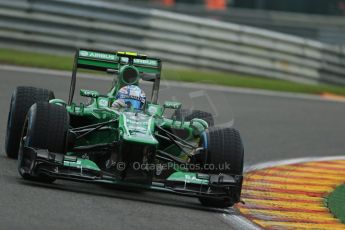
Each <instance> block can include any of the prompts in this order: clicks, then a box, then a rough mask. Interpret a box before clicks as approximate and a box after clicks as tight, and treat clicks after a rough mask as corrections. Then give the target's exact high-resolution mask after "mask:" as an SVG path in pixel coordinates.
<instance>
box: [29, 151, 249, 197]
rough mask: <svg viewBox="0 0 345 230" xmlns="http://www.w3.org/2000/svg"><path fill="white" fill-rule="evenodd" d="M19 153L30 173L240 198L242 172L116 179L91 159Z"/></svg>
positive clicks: (174, 174)
mask: <svg viewBox="0 0 345 230" xmlns="http://www.w3.org/2000/svg"><path fill="white" fill-rule="evenodd" d="M23 151H24V153H23V155H26V156H28V157H29V158H30V159H31V165H30V167H28V168H27V169H26V170H27V172H26V173H29V174H30V175H32V176H36V175H38V174H44V175H47V176H50V177H53V178H56V179H64V180H73V181H80V182H91V183H106V184H113V185H118V186H123V187H133V188H138V189H146V190H153V191H160V192H167V193H174V194H177V195H184V196H191V197H212V198H219V199H231V200H232V201H233V202H234V203H236V202H239V201H240V193H241V187H242V181H243V177H242V175H226V174H217V175H216V174H204V173H194V172H176V173H173V174H172V175H170V176H169V177H168V178H166V179H165V181H163V182H162V180H159V182H158V181H152V183H151V184H138V183H132V182H128V181H124V180H118V179H116V178H115V177H114V175H112V174H111V173H109V172H106V171H102V170H100V169H99V168H98V167H97V165H96V164H95V163H93V162H92V161H90V160H85V159H82V158H78V157H75V156H67V155H63V154H59V153H52V152H49V151H48V150H44V149H34V148H31V147H24V149H23Z"/></svg>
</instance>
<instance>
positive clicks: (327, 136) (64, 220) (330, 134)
mask: <svg viewBox="0 0 345 230" xmlns="http://www.w3.org/2000/svg"><path fill="white" fill-rule="evenodd" d="M17 85H30V86H37V87H42V88H49V89H52V90H53V91H54V92H55V95H56V97H58V98H63V99H67V95H68V90H69V78H67V77H62V76H54V75H50V74H38V73H29V72H28V73H23V72H17V71H6V70H0V95H1V97H0V108H1V109H0V118H1V119H0V146H1V148H0V149H1V154H0V229H74V230H76V229H198V230H201V229H215V228H217V229H239V226H240V225H239V224H238V223H234V220H236V217H239V214H238V213H237V211H236V210H234V209H230V210H226V211H222V210H213V209H206V208H203V207H202V206H201V205H200V204H199V203H198V201H197V200H196V199H194V198H186V197H180V196H174V195H168V194H160V193H154V192H144V193H138V192H128V191H121V190H114V189H112V188H104V187H100V186H98V185H92V184H80V183H75V182H67V181H57V182H55V183H54V184H53V185H42V184H38V183H30V182H27V181H24V180H23V179H21V178H20V177H19V175H18V173H17V170H16V161H15V160H10V159H7V158H6V157H5V151H4V139H5V131H6V121H7V114H8V106H9V101H10V96H11V93H12V91H13V90H14V89H15V87H16V86H17ZM78 87H80V88H86V89H96V90H99V91H100V92H104V91H105V90H106V89H108V88H109V87H110V82H109V81H105V80H96V79H84V78H83V79H79V83H78ZM144 88H145V89H146V91H148V88H147V87H146V86H145V87H144ZM165 99H170V100H171V99H176V100H181V101H183V102H184V104H185V105H186V107H194V108H201V109H205V110H209V111H210V112H212V113H214V114H215V116H216V120H217V124H218V125H220V124H222V125H233V126H234V127H236V128H237V129H239V130H240V131H241V133H242V137H243V141H244V145H245V150H246V155H245V164H246V165H251V164H254V163H258V162H265V161H272V160H280V159H286V158H296V157H310V156H331V155H332V156H333V155H344V149H345V103H339V102H332V101H323V100H309V99H306V98H294V97H283V96H268V95H260V94H255V93H250V94H248V93H241V92H222V91H218V90H212V89H210V90H208V89H207V88H204V89H203V90H198V89H196V87H191V89H188V85H185V84H183V87H182V88H181V87H178V86H177V85H176V84H173V85H169V84H167V83H163V84H162V90H161V96H160V101H164V100H165ZM226 216H228V217H230V218H227V217H226ZM243 228H245V226H242V229H243Z"/></svg>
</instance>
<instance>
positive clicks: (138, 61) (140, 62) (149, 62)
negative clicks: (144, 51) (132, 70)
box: [121, 57, 158, 66]
mask: <svg viewBox="0 0 345 230" xmlns="http://www.w3.org/2000/svg"><path fill="white" fill-rule="evenodd" d="M121 62H123V63H128V58H127V57H122V58H121ZM133 63H134V64H135V65H146V66H158V62H157V61H156V60H150V59H146V60H143V59H134V60H133Z"/></svg>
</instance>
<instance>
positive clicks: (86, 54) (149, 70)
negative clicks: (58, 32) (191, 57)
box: [75, 49, 161, 75]
mask: <svg viewBox="0 0 345 230" xmlns="http://www.w3.org/2000/svg"><path fill="white" fill-rule="evenodd" d="M129 57H131V58H133V65H134V66H135V67H136V68H137V69H138V70H139V72H140V73H144V74H145V73H146V74H157V75H160V73H161V60H160V59H158V58H148V57H146V56H145V55H141V54H137V53H132V52H116V51H114V52H106V51H99V50H87V49H79V50H77V52H76V58H75V62H76V63H75V65H76V67H77V68H83V69H91V70H99V71H117V70H119V69H120V68H121V66H123V65H127V64H129V59H130V58H129Z"/></svg>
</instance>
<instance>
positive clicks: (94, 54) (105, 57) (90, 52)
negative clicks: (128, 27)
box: [79, 50, 117, 61]
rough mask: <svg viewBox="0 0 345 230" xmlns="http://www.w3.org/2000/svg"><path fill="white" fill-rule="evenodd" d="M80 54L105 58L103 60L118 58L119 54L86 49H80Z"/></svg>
mask: <svg viewBox="0 0 345 230" xmlns="http://www.w3.org/2000/svg"><path fill="white" fill-rule="evenodd" d="M79 56H81V57H88V58H96V59H103V60H110V61H115V60H117V56H116V55H114V54H109V53H100V52H92V51H86V50H80V51H79Z"/></svg>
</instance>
